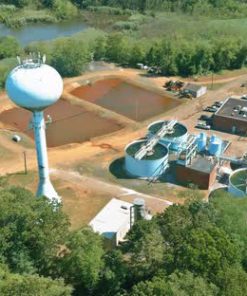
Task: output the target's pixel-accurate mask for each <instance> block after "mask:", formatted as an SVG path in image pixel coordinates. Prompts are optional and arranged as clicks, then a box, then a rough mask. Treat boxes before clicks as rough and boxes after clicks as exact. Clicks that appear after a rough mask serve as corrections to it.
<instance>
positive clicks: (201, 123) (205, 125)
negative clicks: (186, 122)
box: [195, 122, 211, 130]
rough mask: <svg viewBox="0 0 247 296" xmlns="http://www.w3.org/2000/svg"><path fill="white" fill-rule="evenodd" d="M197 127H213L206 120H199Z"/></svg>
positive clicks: (206, 128)
mask: <svg viewBox="0 0 247 296" xmlns="http://www.w3.org/2000/svg"><path fill="white" fill-rule="evenodd" d="M195 127H196V128H201V129H205V130H210V129H211V125H209V124H207V123H206V122H198V123H197V125H196V126H195Z"/></svg>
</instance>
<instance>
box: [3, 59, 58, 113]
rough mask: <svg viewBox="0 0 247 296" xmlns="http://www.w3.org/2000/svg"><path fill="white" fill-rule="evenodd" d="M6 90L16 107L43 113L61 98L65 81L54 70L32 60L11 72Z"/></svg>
mask: <svg viewBox="0 0 247 296" xmlns="http://www.w3.org/2000/svg"><path fill="white" fill-rule="evenodd" d="M6 90H7V93H8V95H9V97H10V98H11V100H12V101H13V102H14V103H15V104H16V105H18V106H20V107H22V108H25V109H27V110H30V111H41V110H43V109H45V108H46V107H48V106H50V105H52V104H54V103H55V102H56V101H57V100H58V99H59V98H60V96H61V95H62V91H63V80H62V78H61V76H60V75H59V73H58V72H57V71H56V70H55V69H54V68H52V67H50V66H48V65H46V64H42V63H35V62H33V61H32V60H30V61H25V62H24V63H23V64H22V65H19V66H17V67H16V68H14V69H13V70H12V71H11V72H10V74H9V75H8V78H7V81H6Z"/></svg>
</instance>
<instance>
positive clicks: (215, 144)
mask: <svg viewBox="0 0 247 296" xmlns="http://www.w3.org/2000/svg"><path fill="white" fill-rule="evenodd" d="M208 150H209V153H210V154H211V155H214V156H219V155H220V154H221V150H222V140H221V139H219V138H218V137H216V136H215V135H212V136H211V138H210V141H209V148H208Z"/></svg>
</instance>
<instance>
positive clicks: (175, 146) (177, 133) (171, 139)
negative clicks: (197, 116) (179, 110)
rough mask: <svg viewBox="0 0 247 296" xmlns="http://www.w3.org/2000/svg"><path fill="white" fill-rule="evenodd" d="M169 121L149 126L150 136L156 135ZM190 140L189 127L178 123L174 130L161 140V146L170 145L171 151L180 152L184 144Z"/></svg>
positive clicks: (160, 121) (161, 121) (157, 122)
mask: <svg viewBox="0 0 247 296" xmlns="http://www.w3.org/2000/svg"><path fill="white" fill-rule="evenodd" d="M168 122H169V121H164V120H159V121H156V122H153V123H152V124H150V125H149V126H148V132H149V136H150V137H151V136H153V135H154V134H156V133H157V132H158V131H159V130H160V129H161V128H162V126H163V124H164V123H168ZM187 138H188V130H187V127H186V126H185V125H183V124H181V123H179V122H178V123H176V125H175V126H174V128H173V130H171V131H170V133H167V134H166V135H165V136H164V137H163V138H161V139H160V144H163V145H167V146H168V145H169V149H171V150H174V151H180V150H181V149H182V146H183V144H184V143H186V141H187Z"/></svg>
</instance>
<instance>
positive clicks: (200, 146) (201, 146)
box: [197, 133, 207, 152]
mask: <svg viewBox="0 0 247 296" xmlns="http://www.w3.org/2000/svg"><path fill="white" fill-rule="evenodd" d="M206 146H207V135H206V134H205V133H200V135H198V137H197V151H198V152H202V151H204V150H205V149H206Z"/></svg>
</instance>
